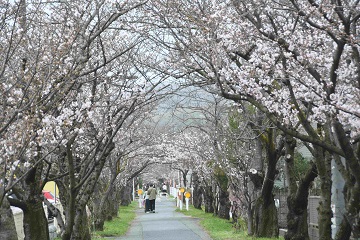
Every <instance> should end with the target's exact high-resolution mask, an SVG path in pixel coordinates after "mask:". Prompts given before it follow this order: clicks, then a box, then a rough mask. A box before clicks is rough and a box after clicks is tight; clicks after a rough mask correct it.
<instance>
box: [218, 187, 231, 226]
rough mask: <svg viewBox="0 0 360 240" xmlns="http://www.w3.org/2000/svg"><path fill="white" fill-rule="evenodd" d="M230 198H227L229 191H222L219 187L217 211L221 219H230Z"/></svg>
mask: <svg viewBox="0 0 360 240" xmlns="http://www.w3.org/2000/svg"><path fill="white" fill-rule="evenodd" d="M230 206H231V203H230V200H229V192H228V191H224V190H222V189H221V188H220V191H219V211H218V217H220V218H223V219H228V220H229V219H230V214H229V212H230Z"/></svg>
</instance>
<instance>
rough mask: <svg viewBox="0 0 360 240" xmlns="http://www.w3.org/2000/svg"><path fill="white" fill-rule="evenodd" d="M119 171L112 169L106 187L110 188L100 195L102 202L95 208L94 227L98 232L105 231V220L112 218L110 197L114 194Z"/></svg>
mask: <svg viewBox="0 0 360 240" xmlns="http://www.w3.org/2000/svg"><path fill="white" fill-rule="evenodd" d="M116 176H117V171H116V168H112V169H111V178H110V180H109V182H108V183H106V185H108V188H107V189H106V191H105V193H102V194H101V195H100V202H99V205H98V206H94V210H95V211H94V214H95V217H94V227H95V230H96V231H103V230H104V222H105V220H109V217H111V214H110V213H109V212H110V209H109V208H110V202H109V197H110V195H111V194H113V193H114V189H115V187H114V183H115V180H116Z"/></svg>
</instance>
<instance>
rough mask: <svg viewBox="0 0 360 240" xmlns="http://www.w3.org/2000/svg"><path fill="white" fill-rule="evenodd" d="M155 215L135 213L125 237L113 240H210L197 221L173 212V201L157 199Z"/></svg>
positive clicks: (142, 210)
mask: <svg viewBox="0 0 360 240" xmlns="http://www.w3.org/2000/svg"><path fill="white" fill-rule="evenodd" d="M155 203H156V204H155V210H156V212H155V213H145V212H144V209H143V208H141V209H138V210H137V211H136V214H137V216H136V218H135V219H134V221H133V222H132V224H131V227H130V230H129V231H128V232H127V234H126V235H125V236H122V237H118V238H113V239H114V240H211V238H210V236H209V235H208V234H207V233H206V232H205V231H204V230H203V229H202V227H201V226H200V225H199V224H198V221H199V220H198V219H194V218H191V217H189V216H185V215H184V214H182V213H178V212H175V210H176V206H175V202H174V200H173V199H170V200H169V199H166V197H160V199H159V197H158V198H157V200H156V202H155Z"/></svg>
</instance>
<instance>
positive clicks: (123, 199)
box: [120, 184, 132, 206]
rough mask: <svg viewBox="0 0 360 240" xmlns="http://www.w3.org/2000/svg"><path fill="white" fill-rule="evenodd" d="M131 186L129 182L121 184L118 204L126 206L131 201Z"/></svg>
mask: <svg viewBox="0 0 360 240" xmlns="http://www.w3.org/2000/svg"><path fill="white" fill-rule="evenodd" d="M131 192H132V187H131V186H129V184H126V185H125V186H123V187H122V188H121V190H120V205H121V206H128V205H129V204H130V203H131Z"/></svg>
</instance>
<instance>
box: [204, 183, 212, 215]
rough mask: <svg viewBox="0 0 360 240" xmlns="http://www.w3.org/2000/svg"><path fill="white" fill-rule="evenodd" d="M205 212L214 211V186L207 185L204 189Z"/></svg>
mask: <svg viewBox="0 0 360 240" xmlns="http://www.w3.org/2000/svg"><path fill="white" fill-rule="evenodd" d="M204 201H205V212H206V213H214V204H213V202H214V195H213V190H212V186H206V187H205V191H204Z"/></svg>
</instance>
